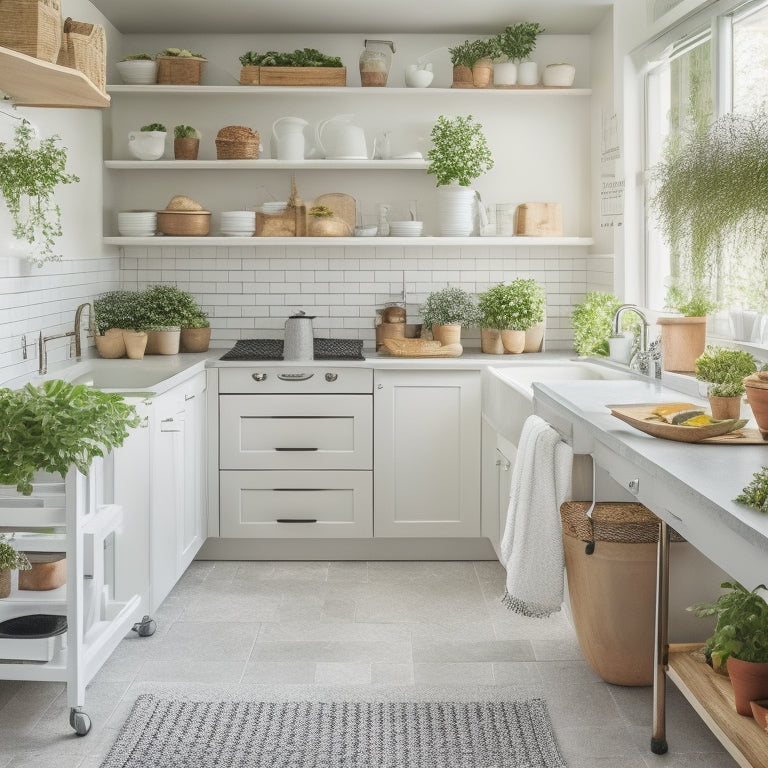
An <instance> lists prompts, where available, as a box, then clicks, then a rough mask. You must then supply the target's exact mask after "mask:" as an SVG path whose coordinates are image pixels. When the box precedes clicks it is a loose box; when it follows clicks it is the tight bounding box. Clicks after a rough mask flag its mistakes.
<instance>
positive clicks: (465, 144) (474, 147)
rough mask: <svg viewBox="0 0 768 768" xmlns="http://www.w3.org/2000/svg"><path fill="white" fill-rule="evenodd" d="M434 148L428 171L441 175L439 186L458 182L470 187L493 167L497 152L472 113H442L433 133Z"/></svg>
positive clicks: (430, 153) (433, 127)
mask: <svg viewBox="0 0 768 768" xmlns="http://www.w3.org/2000/svg"><path fill="white" fill-rule="evenodd" d="M430 139H431V140H432V147H431V148H430V149H429V151H428V152H427V159H428V160H429V165H428V166H427V173H431V174H434V175H435V176H436V177H437V184H438V186H444V185H447V184H451V183H452V182H456V183H457V184H459V186H462V187H468V186H470V184H471V183H472V181H473V179H477V178H479V177H480V176H482V175H483V174H484V173H487V172H488V171H490V170H491V168H493V155H492V153H491V150H490V149H489V147H488V142H487V140H486V138H485V134H484V133H483V126H482V125H481V124H480V123H478V122H477V121H475V120H474V119H473V117H472V115H467V116H466V117H461V116H458V117H454V118H450V117H446V116H445V115H440V116H439V117H438V118H437V122H436V123H435V124H434V125H433V126H432V131H431V133H430Z"/></svg>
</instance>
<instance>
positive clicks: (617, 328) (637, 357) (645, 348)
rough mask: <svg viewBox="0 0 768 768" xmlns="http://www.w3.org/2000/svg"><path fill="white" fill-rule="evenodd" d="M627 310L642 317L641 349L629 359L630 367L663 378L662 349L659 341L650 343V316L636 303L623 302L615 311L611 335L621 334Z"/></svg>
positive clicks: (617, 335) (615, 336)
mask: <svg viewBox="0 0 768 768" xmlns="http://www.w3.org/2000/svg"><path fill="white" fill-rule="evenodd" d="M625 312H634V313H635V314H636V315H637V316H638V317H639V318H640V341H639V349H638V350H637V352H635V354H634V355H632V358H631V359H630V361H629V367H630V368H636V369H637V370H638V371H640V373H644V374H646V375H648V376H652V377H654V378H657V379H660V378H661V350H660V345H659V342H658V341H654V342H652V343H650V344H649V342H648V328H649V323H648V318H647V317H646V316H645V314H643V312H642V310H641V309H640V308H639V307H637V306H635V305H634V304H622V305H621V306H620V307H619V308H618V309H617V310H616V311H615V312H614V313H613V321H612V323H611V337H612V338H617V337H619V336H621V316H622V315H623V314H624V313H625Z"/></svg>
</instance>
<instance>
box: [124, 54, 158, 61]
mask: <svg viewBox="0 0 768 768" xmlns="http://www.w3.org/2000/svg"><path fill="white" fill-rule="evenodd" d="M122 61H154V58H153V57H152V56H150V55H149V54H148V53H131V54H129V55H128V56H124V57H123V58H122Z"/></svg>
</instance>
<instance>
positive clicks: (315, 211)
mask: <svg viewBox="0 0 768 768" xmlns="http://www.w3.org/2000/svg"><path fill="white" fill-rule="evenodd" d="M307 213H308V214H309V215H310V216H314V217H315V218H316V219H323V218H329V217H331V216H333V211H332V210H331V209H330V208H329V207H328V206H327V205H313V206H312V207H311V208H310V209H309V210H308V211H307Z"/></svg>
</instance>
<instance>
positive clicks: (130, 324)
mask: <svg viewBox="0 0 768 768" xmlns="http://www.w3.org/2000/svg"><path fill="white" fill-rule="evenodd" d="M138 298H139V294H138V293H137V292H136V291H108V292H107V293H104V294H102V295H101V296H99V298H97V299H94V301H93V314H94V317H95V319H96V330H97V331H98V334H97V336H96V338H95V343H96V349H97V350H98V352H99V354H100V355H101V357H108V358H115V357H123V356H124V355H126V354H127V355H128V357H130V358H132V359H141V358H142V357H144V350H145V348H146V346H147V334H146V330H145V329H144V328H143V327H142V325H141V320H140V318H139V314H140V310H139V306H138Z"/></svg>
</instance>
